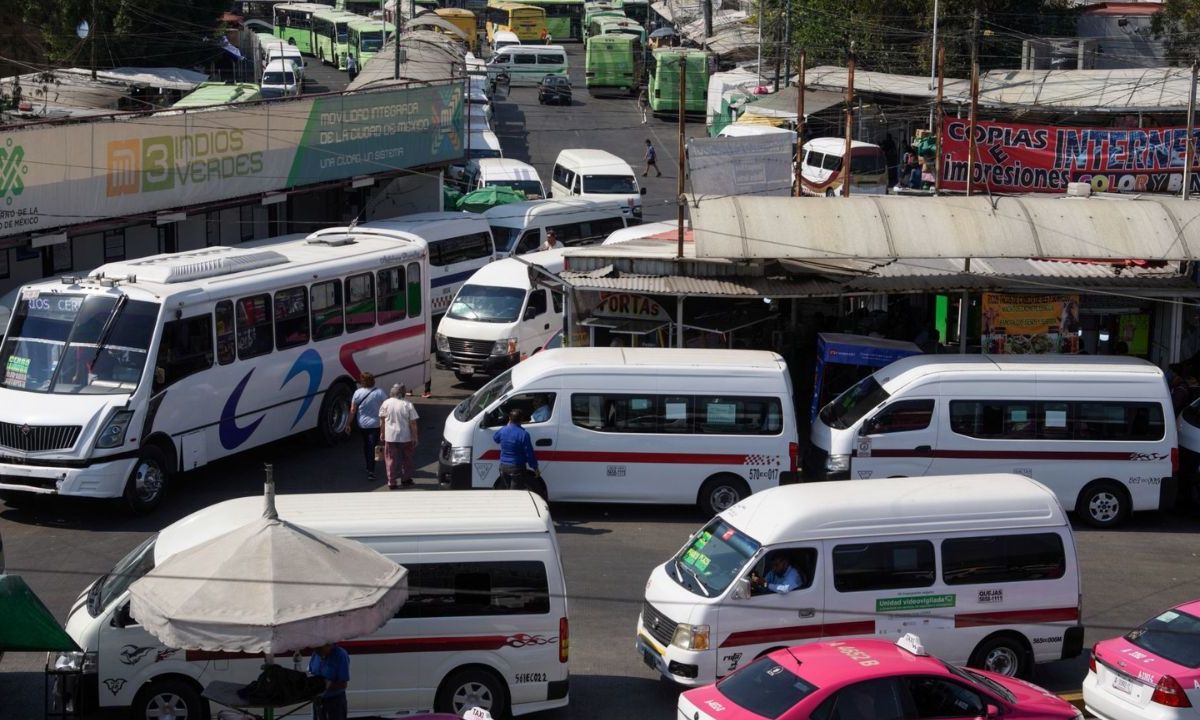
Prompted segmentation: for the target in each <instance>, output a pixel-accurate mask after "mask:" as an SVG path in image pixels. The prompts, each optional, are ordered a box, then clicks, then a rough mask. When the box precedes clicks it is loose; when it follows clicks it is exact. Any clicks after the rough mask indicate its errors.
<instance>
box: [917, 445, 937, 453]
mask: <svg viewBox="0 0 1200 720" xmlns="http://www.w3.org/2000/svg"><path fill="white" fill-rule="evenodd" d="M913 450H915V451H917V452H929V451H931V450H933V447H931V446H929V445H918V446H916V447H915V448H913Z"/></svg>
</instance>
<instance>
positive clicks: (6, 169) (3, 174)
mask: <svg viewBox="0 0 1200 720" xmlns="http://www.w3.org/2000/svg"><path fill="white" fill-rule="evenodd" d="M24 160H25V148H23V147H21V146H20V145H16V146H15V147H14V145H13V140H12V138H8V140H6V141H5V143H4V147H3V148H0V197H2V198H4V202H5V203H6V204H8V205H12V201H13V198H14V197H15V196H17V195H20V194H21V193H23V192H25V181H24V180H22V179H21V176H22V175H24V174H25V173H26V172H28V171H29V166H27V165H25V163H24Z"/></svg>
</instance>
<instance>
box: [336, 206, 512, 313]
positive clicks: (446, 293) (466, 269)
mask: <svg viewBox="0 0 1200 720" xmlns="http://www.w3.org/2000/svg"><path fill="white" fill-rule="evenodd" d="M339 232H341V233H345V232H348V231H347V230H346V229H345V228H330V229H328V230H320V231H318V232H316V233H314V237H321V236H322V235H323V234H327V233H328V234H335V235H336V234H337V233H339ZM349 232H351V233H352V234H353V235H354V236H355V237H358V236H360V235H367V236H372V237H385V238H395V239H397V240H400V241H401V242H424V243H425V244H426V245H428V246H429V303H428V307H429V316H430V317H431V318H437V317H439V316H441V315H443V314H444V313H445V312H446V308H448V307H450V300H451V299H452V298H453V297H454V293H456V292H458V288H459V287H461V286H462V284H463V282H464V281H466V279H467V278H469V277H471V274H472V273H474V272H475V271H476V270H478V269H479V268H481V267H483V266H484V265H487V264H488V263H490V262H491V261H492V258H493V257H494V255H495V252H496V249H495V246H494V245H493V243H492V232H491V228H490V226H489V225H488V223H487V221H486V220H484V219H483V217H482V216H480V215H477V214H475V213H468V212H427V213H416V214H413V215H401V216H400V217H394V218H387V219H385V220H372V221H371V222H366V223H362V224H361V225H358V226H356V227H355V228H354V230H352V231H349Z"/></svg>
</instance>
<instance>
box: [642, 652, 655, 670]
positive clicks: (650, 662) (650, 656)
mask: <svg viewBox="0 0 1200 720" xmlns="http://www.w3.org/2000/svg"><path fill="white" fill-rule="evenodd" d="M642 662H644V663H646V667H648V668H650V669H651V670H654V671H657V670H658V663H657V662H655V660H654V653H652V652H650V651H649V650H646V649H644V648H643V649H642Z"/></svg>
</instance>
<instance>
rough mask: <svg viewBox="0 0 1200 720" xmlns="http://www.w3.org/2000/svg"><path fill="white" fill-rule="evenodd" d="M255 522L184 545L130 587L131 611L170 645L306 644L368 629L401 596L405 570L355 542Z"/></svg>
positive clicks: (270, 514) (255, 647)
mask: <svg viewBox="0 0 1200 720" xmlns="http://www.w3.org/2000/svg"><path fill="white" fill-rule="evenodd" d="M271 487H272V486H271V485H270V484H268V491H267V509H266V511H265V512H264V515H263V517H262V518H260V519H258V520H255V521H254V522H251V523H248V524H246V525H244V526H242V527H239V528H237V529H235V530H231V531H230V532H228V533H225V534H224V535H219V536H217V537H215V538H213V539H212V540H210V541H208V542H204V543H201V544H199V545H196V546H194V547H192V548H189V549H187V550H183V551H181V552H179V553H177V554H175V555H173V556H171V557H169V558H167V560H166V561H164V562H163V563H162V564H161V565H159V566H157V567H155V568H154V569H153V570H152V571H150V572H149V573H147V574H146V575H145V576H144V577H143V578H141V579H140V580H138V581H137V582H135V583H134V584H133V586H132V587H131V588H130V592H131V594H132V604H131V606H130V610H131V614H132V615H133V617H134V618H136V619H137V621H138V622H140V623H141V624H142V626H143V627H145V628H146V630H148V631H149V632H150V633H151V634H152V635H154V636H155V637H156V638H158V639H159V640H160V641H162V642H163V643H165V644H166V645H167V646H169V647H173V648H180V649H185V650H209V651H226V652H242V653H263V654H266V655H275V654H280V653H286V652H291V651H295V650H301V649H304V648H313V647H317V646H320V645H322V644H324V643H327V642H337V641H340V640H345V639H348V638H352V637H358V636H361V635H366V634H368V633H371V632H374V631H375V630H377V629H378V628H380V627H381V626H382V625H383V624H384V623H385V622H387V621H388V619H390V618H391V617H392V616H394V615H395V614H396V611H397V610H398V609H399V608H400V606H401V605H403V604H404V601H405V599H406V598H407V596H408V572H407V571H406V570H405V569H404V568H403V567H401V566H400V565H397V564H396V563H394V562H392V561H391V560H389V559H387V558H385V557H384V556H382V555H380V554H379V553H377V552H375V551H374V550H372V549H371V548H369V547H367V546H366V545H363V544H362V543H359V542H356V541H353V540H347V539H345V538H340V537H336V536H333V535H329V534H326V533H323V532H318V531H315V530H310V529H307V528H304V527H301V526H298V525H293V524H292V523H289V522H287V521H286V520H281V519H279V518H278V516H277V515H276V513H275V507H274V493H273V491H272V489H271Z"/></svg>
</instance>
